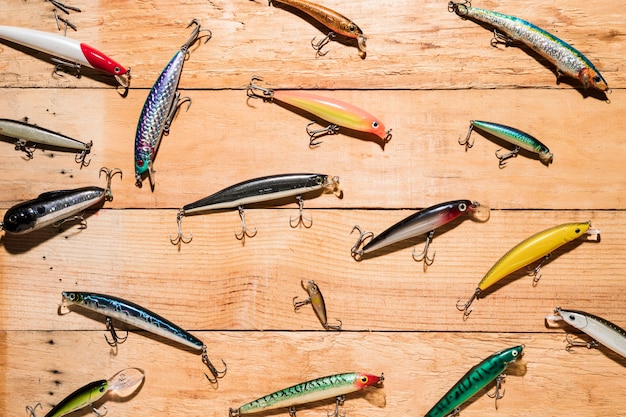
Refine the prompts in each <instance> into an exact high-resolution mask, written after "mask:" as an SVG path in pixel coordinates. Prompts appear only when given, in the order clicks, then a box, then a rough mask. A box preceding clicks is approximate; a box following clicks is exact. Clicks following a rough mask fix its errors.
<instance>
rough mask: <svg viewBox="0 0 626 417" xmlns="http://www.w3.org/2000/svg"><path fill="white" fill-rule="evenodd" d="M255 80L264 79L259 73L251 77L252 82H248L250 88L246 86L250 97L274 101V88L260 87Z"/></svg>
mask: <svg viewBox="0 0 626 417" xmlns="http://www.w3.org/2000/svg"><path fill="white" fill-rule="evenodd" d="M255 81H263V78H261V77H259V76H258V75H253V76H252V77H250V84H248V88H246V94H247V95H248V98H260V99H262V100H263V101H272V99H273V98H274V90H272V89H271V88H264V87H260V86H258V85H256V84H255V83H254V82H255Z"/></svg>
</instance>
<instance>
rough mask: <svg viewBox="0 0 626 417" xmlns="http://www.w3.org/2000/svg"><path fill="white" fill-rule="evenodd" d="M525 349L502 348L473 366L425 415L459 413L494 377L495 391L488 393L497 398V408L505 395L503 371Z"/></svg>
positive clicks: (519, 347)
mask: <svg viewBox="0 0 626 417" xmlns="http://www.w3.org/2000/svg"><path fill="white" fill-rule="evenodd" d="M523 350H524V345H520V346H514V347H511V348H508V349H504V350H501V351H499V352H496V353H494V354H493V355H491V356H489V357H488V358H487V359H485V360H483V361H482V362H480V363H479V364H478V365H476V366H474V367H473V368H471V369H470V370H469V371H467V373H466V374H465V375H463V377H462V378H461V379H460V380H459V381H458V382H457V383H456V384H454V385H453V386H452V388H450V390H449V391H448V392H447V393H446V394H445V395H444V396H443V397H442V398H441V399H440V400H439V402H437V404H435V405H434V406H433V408H431V409H430V411H428V413H426V415H425V417H445V416H448V415H457V414H458V412H459V411H460V406H461V405H462V404H463V403H464V402H465V401H467V400H469V399H470V398H471V397H472V396H474V394H476V393H477V392H478V391H480V390H481V389H483V388H484V387H485V386H487V385H488V384H489V383H490V382H491V381H493V380H494V379H495V380H496V388H495V392H494V393H493V394H487V395H489V397H491V398H495V399H496V408H498V400H499V399H500V398H502V397H503V395H504V394H503V395H500V387H501V385H502V380H503V379H504V377H505V375H504V374H502V373H503V372H504V371H505V370H506V369H507V368H508V366H509V364H510V363H512V362H514V361H516V360H517V359H519V358H521V357H522V351H523Z"/></svg>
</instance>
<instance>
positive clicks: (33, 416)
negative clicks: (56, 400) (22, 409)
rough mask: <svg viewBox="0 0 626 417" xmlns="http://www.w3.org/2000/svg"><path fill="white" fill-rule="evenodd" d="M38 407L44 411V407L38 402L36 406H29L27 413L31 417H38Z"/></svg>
mask: <svg viewBox="0 0 626 417" xmlns="http://www.w3.org/2000/svg"><path fill="white" fill-rule="evenodd" d="M37 407H39V408H41V409H42V410H43V405H41V403H40V402H37V403H36V404H35V405H27V406H26V412H27V413H28V415H29V416H30V417H37Z"/></svg>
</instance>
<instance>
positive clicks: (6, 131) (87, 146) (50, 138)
mask: <svg viewBox="0 0 626 417" xmlns="http://www.w3.org/2000/svg"><path fill="white" fill-rule="evenodd" d="M0 135H2V136H6V137H10V138H14V139H17V140H16V142H15V150H16V151H22V152H24V153H25V154H26V156H27V157H28V159H32V158H33V151H34V150H35V147H36V146H37V145H43V146H44V147H52V148H59V149H69V150H70V151H75V152H77V154H76V157H75V158H74V159H75V160H76V163H78V164H80V166H81V167H86V166H87V165H89V162H85V158H86V156H87V154H89V152H90V151H91V145H92V144H93V142H89V143H83V142H81V141H79V140H76V139H72V138H70V137H69V136H65V135H62V134H60V133H56V132H53V131H51V130H48V129H44V128H42V127H39V126H35V125H31V124H28V123H24V122H20V121H17V120H9V119H0ZM29 144H31V146H28V145H29Z"/></svg>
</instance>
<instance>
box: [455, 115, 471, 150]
mask: <svg viewBox="0 0 626 417" xmlns="http://www.w3.org/2000/svg"><path fill="white" fill-rule="evenodd" d="M473 130H474V121H473V120H471V121H470V125H469V129H468V130H467V135H465V139H461V137H460V136H459V139H458V140H457V142H458V143H459V145H461V146H465V152H467V150H468V149H470V148H471V147H472V146H474V141H470V136H471V135H472V131H473Z"/></svg>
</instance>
